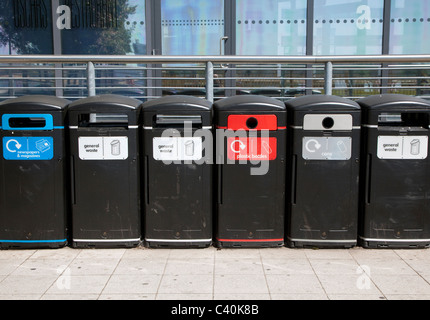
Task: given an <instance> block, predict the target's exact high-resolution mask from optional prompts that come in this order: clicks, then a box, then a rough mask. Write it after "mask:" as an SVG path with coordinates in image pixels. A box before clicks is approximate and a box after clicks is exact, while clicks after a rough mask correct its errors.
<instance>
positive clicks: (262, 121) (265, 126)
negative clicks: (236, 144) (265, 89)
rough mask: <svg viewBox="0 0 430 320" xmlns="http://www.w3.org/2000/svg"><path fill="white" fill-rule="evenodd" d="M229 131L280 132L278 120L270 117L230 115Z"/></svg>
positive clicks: (271, 115)
mask: <svg viewBox="0 0 430 320" xmlns="http://www.w3.org/2000/svg"><path fill="white" fill-rule="evenodd" d="M228 129H229V130H246V131H249V130H272V131H274V130H278V118H277V117H276V115H274V114H269V115H230V116H229V117H228Z"/></svg>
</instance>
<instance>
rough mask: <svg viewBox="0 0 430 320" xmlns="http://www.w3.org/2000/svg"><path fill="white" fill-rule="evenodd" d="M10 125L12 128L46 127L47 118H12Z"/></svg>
mask: <svg viewBox="0 0 430 320" xmlns="http://www.w3.org/2000/svg"><path fill="white" fill-rule="evenodd" d="M9 127H10V128H11V129H22V128H44V127H46V119H45V118H37V117H35V118H10V119H9Z"/></svg>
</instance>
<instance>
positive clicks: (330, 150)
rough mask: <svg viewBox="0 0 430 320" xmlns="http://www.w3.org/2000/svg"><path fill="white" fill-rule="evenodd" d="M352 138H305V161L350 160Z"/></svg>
mask: <svg viewBox="0 0 430 320" xmlns="http://www.w3.org/2000/svg"><path fill="white" fill-rule="evenodd" d="M351 156H352V138H351V137H305V138H303V159H305V160H350V159H351Z"/></svg>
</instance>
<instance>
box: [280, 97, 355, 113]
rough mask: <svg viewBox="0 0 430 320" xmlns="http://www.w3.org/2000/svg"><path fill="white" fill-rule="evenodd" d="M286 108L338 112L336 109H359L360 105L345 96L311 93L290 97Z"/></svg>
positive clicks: (347, 110)
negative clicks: (310, 94)
mask: <svg viewBox="0 0 430 320" xmlns="http://www.w3.org/2000/svg"><path fill="white" fill-rule="evenodd" d="M285 105H286V107H287V109H289V110H293V111H305V112H312V111H318V112H321V111H330V112H333V111H335V112H338V111H346V112H351V111H359V110H360V109H361V108H360V106H359V105H358V104H357V103H356V102H354V101H352V100H350V99H346V98H342V97H338V96H328V95H318V96H316V95H312V96H303V97H298V98H294V99H291V100H289V101H287V102H286V103H285Z"/></svg>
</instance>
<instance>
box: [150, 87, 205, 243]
mask: <svg viewBox="0 0 430 320" xmlns="http://www.w3.org/2000/svg"><path fill="white" fill-rule="evenodd" d="M142 115H143V144H144V147H143V148H144V155H145V158H144V161H143V162H144V170H143V171H144V194H145V200H144V208H145V209H144V237H145V244H146V245H147V246H149V247H207V246H209V245H210V244H211V243H212V225H213V224H212V219H213V217H212V216H213V215H212V212H213V208H212V205H213V202H212V196H213V195H212V190H213V188H212V176H213V173H212V169H213V138H212V103H210V102H209V101H207V100H204V99H200V98H196V97H190V96H181V95H180V96H170V97H164V98H160V99H157V100H153V101H150V102H146V103H145V104H144V105H143V107H142Z"/></svg>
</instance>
